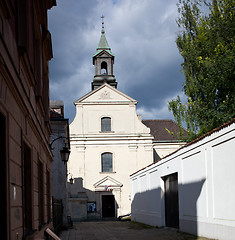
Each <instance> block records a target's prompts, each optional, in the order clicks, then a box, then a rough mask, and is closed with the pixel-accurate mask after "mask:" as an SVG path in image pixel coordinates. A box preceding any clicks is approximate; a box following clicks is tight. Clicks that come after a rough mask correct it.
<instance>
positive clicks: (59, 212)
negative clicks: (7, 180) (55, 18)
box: [50, 101, 70, 233]
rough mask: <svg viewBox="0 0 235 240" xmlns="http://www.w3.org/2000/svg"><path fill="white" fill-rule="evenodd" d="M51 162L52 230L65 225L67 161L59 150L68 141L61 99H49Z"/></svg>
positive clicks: (67, 125)
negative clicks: (52, 156) (64, 160)
mask: <svg viewBox="0 0 235 240" xmlns="http://www.w3.org/2000/svg"><path fill="white" fill-rule="evenodd" d="M50 126H51V137H50V139H51V149H52V153H53V155H54V160H53V162H52V167H51V169H52V170H51V171H52V203H53V204H52V206H53V225H54V231H55V232H56V233H57V232H59V231H60V230H61V229H62V227H63V226H67V225H68V223H67V216H68V214H67V175H68V172H67V162H63V161H62V158H61V154H60V151H61V150H62V149H63V148H64V147H66V148H67V149H70V143H69V120H68V119H67V118H65V117H64V103H63V101H50Z"/></svg>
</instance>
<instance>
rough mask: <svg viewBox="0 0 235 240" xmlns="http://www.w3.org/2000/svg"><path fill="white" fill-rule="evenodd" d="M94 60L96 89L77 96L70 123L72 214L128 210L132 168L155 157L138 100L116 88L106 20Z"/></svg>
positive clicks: (88, 215)
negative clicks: (73, 116) (78, 97)
mask: <svg viewBox="0 0 235 240" xmlns="http://www.w3.org/2000/svg"><path fill="white" fill-rule="evenodd" d="M93 64H94V65H95V76H94V79H93V82H92V91H91V92H89V93H88V94H86V95H85V96H83V97H81V98H80V99H78V100H77V101H75V102H74V104H75V106H76V116H75V118H74V120H73V122H72V123H71V124H70V144H71V154H70V159H69V167H68V168H69V171H70V172H71V173H72V175H73V177H74V179H75V183H74V184H73V185H69V189H68V190H69V192H68V199H69V212H70V214H71V217H72V219H73V220H83V219H87V218H104V217H118V216H120V215H123V214H127V213H130V210H131V201H130V200H131V198H130V181H129V174H130V173H131V172H132V171H135V170H137V169H139V168H141V167H143V166H144V165H145V164H150V163H152V162H153V146H152V140H153V137H152V135H151V134H150V129H149V128H147V127H146V126H145V125H144V124H143V123H142V122H141V119H139V118H138V116H137V114H136V104H137V101H136V100H134V99H133V98H131V97H129V96H127V95H125V94H124V93H122V92H120V91H119V90H117V82H116V79H115V77H114V75H113V64H114V55H113V54H112V52H111V49H110V47H109V45H108V43H107V40H106V37H105V32H104V27H103V26H102V32H101V38H100V42H99V45H98V48H97V51H96V53H95V54H94V55H93Z"/></svg>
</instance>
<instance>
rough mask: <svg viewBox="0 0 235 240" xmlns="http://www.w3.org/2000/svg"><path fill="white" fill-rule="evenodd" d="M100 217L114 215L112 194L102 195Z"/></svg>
mask: <svg viewBox="0 0 235 240" xmlns="http://www.w3.org/2000/svg"><path fill="white" fill-rule="evenodd" d="M102 217H115V198H114V195H102Z"/></svg>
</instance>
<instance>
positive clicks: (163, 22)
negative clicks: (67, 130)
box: [48, 0, 184, 122]
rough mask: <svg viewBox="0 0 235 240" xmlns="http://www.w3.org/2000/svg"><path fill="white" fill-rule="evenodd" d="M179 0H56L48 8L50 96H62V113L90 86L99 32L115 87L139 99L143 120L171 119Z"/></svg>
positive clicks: (178, 85) (177, 75)
mask: <svg viewBox="0 0 235 240" xmlns="http://www.w3.org/2000/svg"><path fill="white" fill-rule="evenodd" d="M176 4H177V0H167V1H166V0H79V1H78V0H57V6H56V7H54V8H52V9H51V10H49V12H48V15H49V30H50V32H51V34H52V45H53V46H52V47H53V59H52V60H51V62H50V98H51V100H62V101H64V104H65V117H67V118H69V119H70V122H71V121H72V120H73V118H74V116H75V106H74V105H73V102H74V101H75V100H77V99H78V98H80V97H82V96H83V95H85V94H87V93H88V92H90V91H91V82H92V80H93V76H94V66H93V65H92V56H93V54H94V53H95V51H96V48H97V46H98V43H99V40H100V35H101V26H102V24H101V18H100V17H101V16H102V15H104V16H105V18H104V27H105V33H106V38H107V40H108V43H109V46H110V47H111V50H112V53H113V54H114V55H115V63H114V75H115V77H116V80H117V82H118V89H119V90H120V91H122V92H124V93H125V94H127V95H129V96H130V97H132V98H134V99H136V100H137V101H138V105H137V113H138V114H142V118H143V119H173V115H172V113H170V112H169V111H168V101H170V100H171V99H173V98H175V97H176V96H177V95H180V96H182V95H183V92H182V86H183V81H184V75H183V74H182V73H181V72H180V70H181V68H182V67H181V63H182V61H183V59H182V57H181V56H180V54H179V52H178V49H177V46H176V43H175V40H176V37H177V31H179V29H178V27H177V24H176V21H175V20H176V18H177V16H178V12H177V6H176Z"/></svg>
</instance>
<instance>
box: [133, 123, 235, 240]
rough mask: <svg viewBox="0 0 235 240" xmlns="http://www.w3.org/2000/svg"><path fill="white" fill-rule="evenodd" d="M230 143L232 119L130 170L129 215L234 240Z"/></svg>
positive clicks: (234, 129) (234, 138) (234, 164)
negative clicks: (161, 157)
mask: <svg viewBox="0 0 235 240" xmlns="http://www.w3.org/2000/svg"><path fill="white" fill-rule="evenodd" d="M234 146H235V119H233V120H232V121H231V122H229V123H226V124H224V125H222V126H221V127H219V128H217V129H215V130H213V131H211V132H209V133H207V134H205V135H204V136H202V137H200V138H199V139H196V140H194V141H193V142H191V143H189V144H187V145H186V146H184V147H182V148H180V149H178V150H177V151H175V152H174V153H172V154H170V155H168V156H166V157H165V158H163V159H161V160H160V161H158V162H156V163H153V164H151V165H149V166H146V167H145V168H142V169H141V170H139V171H137V172H135V173H133V174H132V175H131V177H130V181H131V189H132V190H131V199H132V203H131V205H132V207H131V213H132V219H133V220H135V221H138V222H142V223H145V224H150V225H152V226H157V227H173V228H178V229H179V230H180V231H182V232H187V233H191V234H194V235H198V236H203V237H207V238H211V239H221V240H222V239H223V240H224V239H226V240H232V239H234V236H235V215H234V212H235V205H234V202H235V194H234V191H233V189H234V184H233V183H234V181H235V175H234V169H235V161H234V156H235V148H234Z"/></svg>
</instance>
